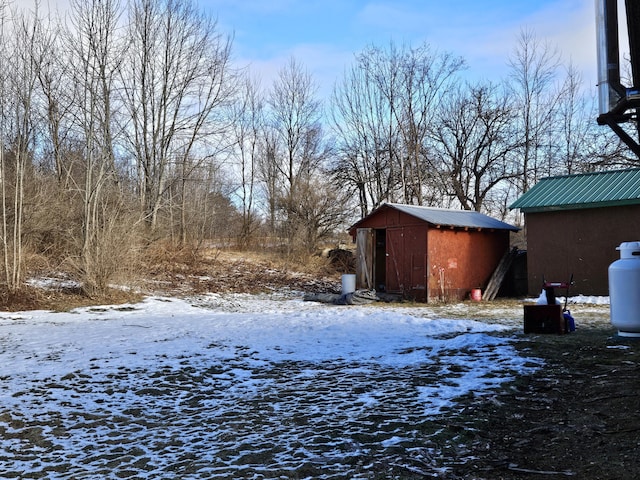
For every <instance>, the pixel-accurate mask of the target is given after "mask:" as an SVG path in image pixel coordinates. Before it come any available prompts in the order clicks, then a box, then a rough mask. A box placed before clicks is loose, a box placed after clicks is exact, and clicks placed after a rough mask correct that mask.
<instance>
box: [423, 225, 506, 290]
mask: <svg viewBox="0 0 640 480" xmlns="http://www.w3.org/2000/svg"><path fill="white" fill-rule="evenodd" d="M427 244H428V262H429V264H428V270H429V280H428V283H429V298H430V299H444V300H461V299H464V298H466V297H468V295H469V292H470V291H471V290H472V289H474V288H482V289H484V288H485V287H486V285H487V282H488V281H489V279H490V278H491V275H492V274H493V272H494V270H495V269H496V267H497V265H498V263H499V262H500V259H501V258H502V256H503V255H504V253H505V252H507V251H508V250H509V232H508V231H487V230H481V231H477V230H454V229H447V228H443V229H438V228H432V229H429V232H428V241H427Z"/></svg>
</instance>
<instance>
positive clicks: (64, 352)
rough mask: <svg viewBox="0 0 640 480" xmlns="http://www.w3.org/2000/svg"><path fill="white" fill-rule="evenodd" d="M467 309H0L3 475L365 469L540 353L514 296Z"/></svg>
mask: <svg viewBox="0 0 640 480" xmlns="http://www.w3.org/2000/svg"><path fill="white" fill-rule="evenodd" d="M464 308H465V307H464V306H452V307H451V312H452V313H453V315H451V316H450V317H449V318H443V317H446V315H443V314H442V312H440V313H434V310H431V309H429V308H427V307H400V306H395V307H394V306H389V305H383V306H362V307H354V306H328V305H323V304H318V303H313V302H303V301H302V300H300V299H298V298H291V297H287V296H250V295H227V296H218V295H206V296H201V297H197V298H192V299H189V300H184V299H177V298H161V297H152V298H148V299H147V300H145V301H144V302H142V303H140V304H135V305H119V306H105V307H94V308H82V309H77V310H74V311H72V312H69V313H51V312H43V311H36V312H22V313H2V314H0V364H1V365H2V369H1V371H0V400H1V404H0V476H1V477H3V478H11V477H15V478H45V477H46V478H170V477H172V478H325V479H329V478H369V477H370V476H371V475H372V472H374V471H376V470H378V469H379V466H380V464H381V462H382V463H384V462H385V461H387V460H385V459H388V458H390V456H392V455H393V454H394V452H396V453H397V452H398V451H403V452H405V453H407V452H408V454H411V452H412V451H415V452H420V451H421V448H422V445H423V444H424V439H425V438H426V437H428V436H429V435H431V434H434V432H435V431H437V428H438V427H437V425H438V424H439V423H438V422H440V424H441V422H442V421H443V420H442V419H443V418H446V415H447V413H448V412H449V413H452V412H455V409H456V398H458V397H460V396H462V395H469V394H471V392H472V393H473V394H474V395H482V394H483V393H487V392H489V390H490V389H491V388H493V387H496V386H497V385H499V384H500V383H501V382H505V381H507V380H509V379H510V378H513V376H514V375H517V374H519V373H526V372H527V371H530V369H534V368H537V366H538V365H539V364H538V363H537V361H536V360H533V359H527V358H523V357H521V356H519V355H518V353H517V351H516V350H515V349H514V348H513V342H514V341H516V333H517V332H519V331H520V329H521V325H520V320H521V316H520V315H521V309H520V308H519V307H517V306H515V307H514V308H513V309H509V308H506V309H502V310H495V311H493V313H494V315H493V318H487V319H486V320H483V321H474V320H471V319H464ZM496 315H497V316H496ZM488 317H491V315H488ZM438 419H440V420H438ZM416 454H417V453H416Z"/></svg>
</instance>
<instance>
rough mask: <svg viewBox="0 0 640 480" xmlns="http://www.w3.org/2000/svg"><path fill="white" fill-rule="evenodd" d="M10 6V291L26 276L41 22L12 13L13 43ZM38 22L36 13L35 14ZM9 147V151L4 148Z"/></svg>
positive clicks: (5, 233)
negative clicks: (27, 208)
mask: <svg viewBox="0 0 640 480" xmlns="http://www.w3.org/2000/svg"><path fill="white" fill-rule="evenodd" d="M6 9H7V5H6V4H4V3H3V4H2V5H0V23H1V29H2V38H1V40H2V42H1V43H2V46H3V52H2V54H0V58H1V61H2V63H3V65H2V66H1V68H0V70H1V71H2V73H0V76H1V77H0V102H1V103H2V111H1V112H0V113H1V115H0V117H1V119H2V120H1V121H2V125H0V127H1V128H0V131H1V132H2V133H1V134H0V135H1V137H2V138H0V142H1V146H0V184H1V189H2V191H1V194H2V199H1V201H2V212H1V215H2V253H3V257H4V258H3V260H4V274H5V281H6V284H7V288H8V289H9V291H11V292H15V291H17V290H18V289H19V288H20V287H21V285H22V277H23V270H22V264H23V260H24V259H23V247H24V238H23V225H24V220H25V177H26V175H27V173H28V171H29V170H30V167H32V164H31V162H32V159H33V152H34V149H35V141H36V131H35V129H36V122H35V114H34V110H35V108H34V103H35V95H36V87H37V68H38V64H37V62H38V56H37V53H36V52H37V48H36V45H37V42H38V40H39V35H40V29H39V26H40V23H39V22H38V21H36V19H35V18H29V17H28V16H27V15H26V14H24V13H23V12H20V11H18V10H14V11H13V22H12V26H13V28H12V40H13V43H9V42H8V41H7V38H6V37H5V36H4V34H5V33H6V32H5V30H4V27H5V23H4V20H5V18H6V17H5V14H6ZM35 17H36V18H37V9H36V15H35ZM5 148H6V150H5Z"/></svg>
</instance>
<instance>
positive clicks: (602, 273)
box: [525, 205, 640, 295]
mask: <svg viewBox="0 0 640 480" xmlns="http://www.w3.org/2000/svg"><path fill="white" fill-rule="evenodd" d="M525 219H526V228H527V245H528V252H527V270H528V274H527V277H528V285H529V294H531V295H536V294H539V293H540V291H541V288H542V282H543V279H545V280H547V281H568V280H569V278H570V277H571V275H572V274H573V280H574V286H573V287H572V292H573V293H574V294H583V295H608V294H609V284H608V267H609V265H610V264H611V263H612V262H614V261H615V260H617V259H618V258H620V254H619V252H618V251H617V250H616V247H617V246H618V245H620V244H621V243H622V242H628V241H636V240H640V206H639V205H627V206H618V207H615V208H614V207H611V208H591V209H580V210H564V211H553V212H537V213H526V214H525Z"/></svg>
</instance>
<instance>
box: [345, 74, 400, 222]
mask: <svg viewBox="0 0 640 480" xmlns="http://www.w3.org/2000/svg"><path fill="white" fill-rule="evenodd" d="M332 107H333V108H332V122H333V129H334V131H335V133H336V136H337V143H338V146H337V156H336V157H335V161H334V162H333V166H332V170H333V175H334V178H335V179H336V181H337V182H339V183H340V184H341V185H343V188H344V189H345V190H348V191H351V192H352V194H354V195H355V196H356V197H357V198H358V203H359V206H360V214H361V216H365V215H367V214H368V213H369V212H370V211H371V210H373V209H374V208H376V207H377V206H378V205H380V204H381V203H382V202H383V201H385V200H389V199H391V198H392V191H393V189H394V187H395V179H394V177H393V175H392V173H391V172H392V166H391V160H392V159H391V158H390V155H392V152H394V151H395V150H396V145H397V142H398V140H399V132H398V129H397V127H396V126H394V122H393V121H392V115H391V113H390V106H389V104H388V102H387V101H386V99H385V97H384V95H383V94H382V93H381V92H380V91H379V89H378V88H377V87H376V86H375V84H374V82H373V81H372V80H371V79H370V75H369V72H368V71H367V70H366V69H364V68H363V67H362V66H361V65H360V64H359V63H358V64H357V65H355V66H353V67H351V69H349V71H348V72H347V73H345V76H344V78H343V79H342V80H341V81H340V82H339V83H338V84H337V85H336V87H335V88H334V91H333V95H332Z"/></svg>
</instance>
